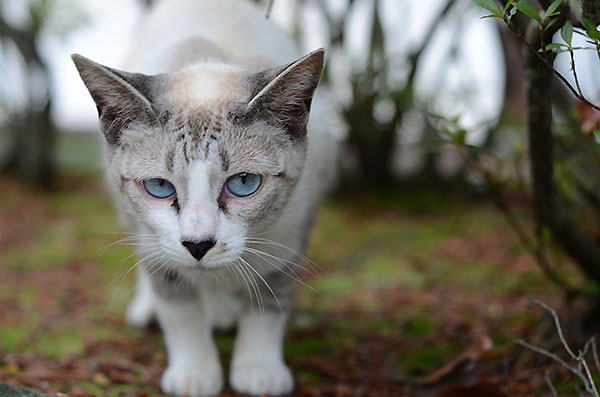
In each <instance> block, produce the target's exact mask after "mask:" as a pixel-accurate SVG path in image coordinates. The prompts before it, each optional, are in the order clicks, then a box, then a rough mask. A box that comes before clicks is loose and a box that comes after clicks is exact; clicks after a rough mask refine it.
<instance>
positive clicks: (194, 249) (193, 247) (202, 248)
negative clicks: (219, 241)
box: [181, 240, 216, 260]
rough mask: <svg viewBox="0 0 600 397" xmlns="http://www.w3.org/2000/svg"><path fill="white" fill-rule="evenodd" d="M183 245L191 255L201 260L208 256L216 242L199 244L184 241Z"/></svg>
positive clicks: (207, 241)
mask: <svg viewBox="0 0 600 397" xmlns="http://www.w3.org/2000/svg"><path fill="white" fill-rule="evenodd" d="M181 244H183V246H184V247H185V248H187V249H188V251H190V254H192V256H193V257H194V258H196V259H197V260H200V259H202V258H203V257H204V255H206V253H207V252H208V250H209V249H211V248H212V247H214V246H215V244H216V241H214V240H206V241H200V242H198V243H196V242H193V241H182V242H181Z"/></svg>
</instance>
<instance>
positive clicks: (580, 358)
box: [517, 299, 600, 397]
mask: <svg viewBox="0 0 600 397" xmlns="http://www.w3.org/2000/svg"><path fill="white" fill-rule="evenodd" d="M532 301H533V303H534V304H536V305H538V306H539V307H541V308H543V309H544V310H546V311H547V312H548V313H550V315H551V316H552V319H553V320H554V326H555V328H556V331H557V332H558V337H559V339H560V342H561V343H562V345H563V347H564V348H565V350H566V351H567V353H568V354H569V356H570V357H571V359H573V360H574V361H576V362H577V364H578V367H579V368H575V367H573V366H571V365H569V364H567V363H566V361H564V360H563V359H562V358H560V357H559V356H557V355H556V354H554V353H551V352H549V351H548V350H546V349H543V348H541V347H537V346H534V345H531V344H529V343H527V342H524V341H522V340H518V341H517V343H518V344H520V345H521V346H523V347H526V348H528V349H530V350H533V351H535V352H537V353H539V354H542V355H544V356H546V357H549V358H551V359H553V360H554V361H556V362H558V363H560V364H561V365H562V366H563V367H565V368H567V369H568V370H569V371H571V372H572V373H573V374H575V375H576V376H577V377H578V378H579V379H581V380H582V381H583V384H584V386H585V389H586V391H587V392H588V393H590V394H592V395H593V396H594V397H600V396H599V395H598V390H597V389H596V384H595V383H594V378H593V377H592V374H591V372H590V368H589V366H588V364H587V362H586V361H585V358H584V356H585V354H586V353H587V351H588V349H589V346H590V344H591V343H590V341H588V342H586V344H585V346H584V348H583V350H580V351H579V354H578V355H576V354H575V353H574V352H573V350H572V349H571V347H570V346H569V344H568V343H567V340H566V339H565V336H564V334H563V330H562V327H561V326H560V320H559V319H558V314H556V310H554V309H553V308H552V307H550V306H548V305H547V304H545V303H544V302H541V301H539V300H537V299H532ZM581 367H583V369H584V370H585V374H584V373H583V372H582V371H581Z"/></svg>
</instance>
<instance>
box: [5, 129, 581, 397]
mask: <svg viewBox="0 0 600 397" xmlns="http://www.w3.org/2000/svg"><path fill="white" fill-rule="evenodd" d="M86 139H87V138H85V139H83V140H82V141H81V142H80V141H78V140H77V139H69V141H68V143H65V142H62V143H61V145H62V146H61V150H62V153H63V156H61V159H62V160H61V161H62V163H61V164H62V169H61V173H60V176H59V178H58V179H57V188H56V189H54V190H53V191H51V192H42V191H39V190H36V189H34V188H31V187H28V186H26V185H24V184H22V183H21V182H19V181H17V180H16V179H14V178H11V177H6V176H5V177H0V178H1V179H0V185H1V186H2V189H1V191H2V194H1V195H0V283H1V284H0V313H1V315H0V316H1V317H0V321H1V327H0V382H3V383H5V384H8V385H21V386H30V387H34V388H36V389H40V390H43V391H45V392H50V393H67V394H68V395H72V396H87V395H132V396H139V395H155V394H157V393H158V392H159V389H158V385H159V380H160V375H161V372H162V371H163V369H164V368H165V364H166V356H165V350H164V346H163V344H162V337H161V334H160V331H159V330H157V329H148V330H140V329H135V328H132V327H129V326H127V325H125V324H124V322H123V313H124V308H125V306H126V304H127V302H128V301H129V299H131V297H132V293H133V289H134V279H133V277H132V276H133V274H128V269H129V268H130V266H132V265H133V264H134V263H135V258H133V257H132V256H131V255H132V249H131V247H130V246H127V245H123V244H117V245H111V243H112V242H114V241H116V240H118V239H119V238H121V237H123V234H120V233H122V232H124V230H122V229H120V228H119V226H118V223H117V221H116V218H115V216H114V214H113V210H112V206H111V203H110V200H109V198H108V197H107V195H106V192H105V189H104V188H103V186H102V182H101V177H100V176H99V172H98V171H97V168H96V167H95V165H93V164H92V165H89V164H88V162H89V158H86V156H85V155H75V153H80V152H81V150H80V148H79V146H78V145H80V144H81V145H84V144H85V141H86ZM86 150H87V149H86ZM84 153H85V152H84ZM516 208H517V213H518V215H519V217H520V218H521V219H522V220H523V222H524V224H525V225H526V226H527V227H530V223H529V221H528V215H527V214H528V211H527V209H526V208H525V207H524V206H522V205H521V204H519V203H517V204H516ZM308 256H309V257H310V258H311V260H312V261H313V262H315V265H314V266H312V267H311V268H310V269H308V270H307V271H306V274H305V275H304V281H305V282H306V283H307V284H308V286H309V287H304V288H300V293H299V296H298V305H297V309H296V310H295V312H294V314H293V316H292V318H291V321H290V326H289V330H288V335H287V338H286V346H285V352H286V359H287V362H288V363H289V365H290V366H291V368H292V370H293V372H294V374H295V376H296V382H297V389H296V392H295V395H299V396H355V395H356V396H363V395H364V396H397V395H419V396H435V395H440V396H442V395H444V396H459V395H460V396H469V395H473V396H475V395H489V396H496V395H497V396H501V395H506V396H509V395H527V394H536V393H537V394H541V395H543V394H548V393H549V389H548V388H547V385H546V382H545V380H544V375H545V370H551V372H550V375H551V377H552V379H553V382H554V383H555V385H556V387H557V388H558V390H559V392H560V391H564V392H565V393H567V394H568V393H571V392H573V384H574V383H576V382H573V381H570V380H569V378H568V374H566V373H565V371H561V370H559V369H557V367H556V366H550V365H548V363H547V362H544V361H543V360H540V359H538V358H537V357H536V355H534V354H532V353H529V352H526V351H524V349H523V348H522V347H520V346H517V345H516V344H515V343H514V341H515V340H516V339H518V338H522V339H524V340H527V341H530V342H532V343H536V344H540V345H545V346H548V340H547V339H548V335H552V333H553V332H552V327H551V323H550V322H549V321H548V318H547V316H546V315H545V314H544V313H543V311H541V310H540V309H539V308H536V307H534V306H532V305H531V298H537V299H540V300H542V301H545V302H547V303H549V304H551V305H553V306H555V307H556V308H557V309H559V311H561V310H562V308H566V310H567V311H568V307H567V306H566V305H565V303H564V302H565V298H564V293H563V292H562V291H561V289H560V288H558V287H556V286H555V285H553V284H552V283H551V282H549V281H548V280H547V279H546V278H545V277H544V276H543V275H542V272H541V271H540V270H539V268H538V267H537V265H536V263H535V261H534V259H533V258H532V256H531V255H529V254H528V253H527V252H525V251H524V250H523V249H522V248H521V246H520V245H519V243H518V241H517V240H516V239H515V238H514V236H513V234H512V233H511V231H510V229H509V228H508V227H507V224H506V223H505V221H504V219H503V217H502V215H501V214H500V213H498V211H497V210H496V209H495V208H494V207H493V206H492V205H491V204H489V203H488V202H487V201H485V200H484V199H475V198H473V197H468V196H467V195H464V194H455V193H453V194H449V193H442V192H434V191H423V190H414V191H405V190H401V189H390V190H388V191H380V192H378V193H370V194H363V193H356V192H352V193H350V192H347V193H346V194H344V192H338V193H337V194H336V195H335V196H334V197H332V198H331V199H329V200H328V201H327V202H326V203H325V204H324V206H323V208H322V210H321V212H320V214H319V217H318V221H317V225H316V228H315V231H314V234H313V237H312V240H311V244H310V249H309V251H308ZM556 264H559V265H560V268H559V270H561V271H562V272H563V273H564V274H569V275H570V278H571V279H573V280H574V281H576V282H580V280H579V279H578V277H577V275H576V271H575V270H574V268H573V267H572V265H569V264H568V263H567V261H566V260H564V259H561V258H560V256H559V258H558V259H557V260H556ZM216 339H217V343H218V345H219V348H220V351H221V353H222V361H223V363H224V365H225V366H226V365H227V363H228V362H229V359H230V353H231V347H232V341H233V334H217V335H216ZM552 346H553V347H554V348H556V349H558V348H559V346H558V345H557V344H556V343H554V345H552V344H551V346H550V347H552ZM0 386H1V385H0ZM224 395H226V396H232V395H235V394H234V393H233V392H232V391H231V390H226V391H225V393H224Z"/></svg>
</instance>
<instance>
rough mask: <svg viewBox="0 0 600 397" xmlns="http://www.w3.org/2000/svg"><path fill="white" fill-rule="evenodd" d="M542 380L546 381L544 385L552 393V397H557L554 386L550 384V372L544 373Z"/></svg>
mask: <svg viewBox="0 0 600 397" xmlns="http://www.w3.org/2000/svg"><path fill="white" fill-rule="evenodd" d="M544 379H545V380H546V384H547V385H548V388H549V389H550V391H551V392H552V395H553V396H555V397H558V393H557V392H556V389H555V388H554V385H553V384H552V380H551V379H550V371H546V372H545V373H544Z"/></svg>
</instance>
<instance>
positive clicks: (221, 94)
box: [162, 63, 246, 110]
mask: <svg viewBox="0 0 600 397" xmlns="http://www.w3.org/2000/svg"><path fill="white" fill-rule="evenodd" d="M240 76H241V72H240V71H239V70H238V69H236V68H233V67H231V66H226V65H221V64H210V63H209V64H200V65H194V66H190V67H188V68H185V69H183V70H180V71H178V72H175V73H173V74H172V75H171V76H170V79H169V81H168V84H167V85H166V87H167V89H166V90H165V91H164V93H163V97H162V100H163V101H165V102H166V103H168V104H170V105H171V106H173V107H175V108H185V109H190V110H193V109H199V108H210V107H214V106H221V105H223V104H226V103H229V102H232V101H237V100H241V99H243V97H244V94H246V93H244V92H243V91H244V90H243V89H242V87H243V84H241V78H240Z"/></svg>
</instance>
